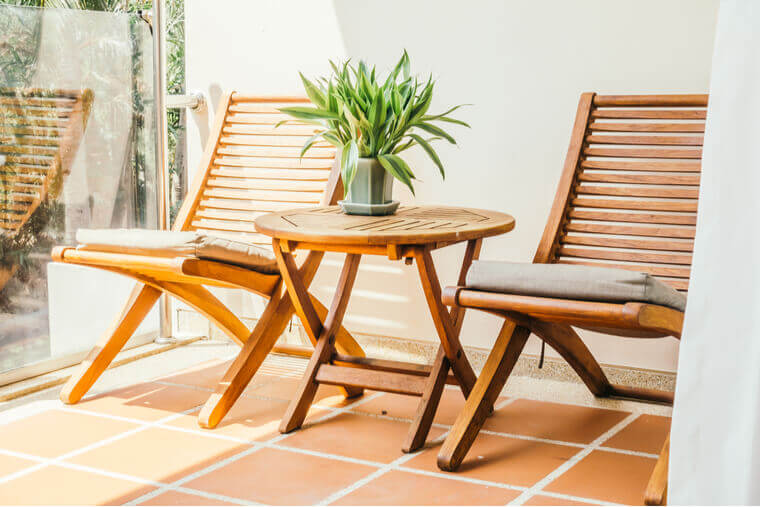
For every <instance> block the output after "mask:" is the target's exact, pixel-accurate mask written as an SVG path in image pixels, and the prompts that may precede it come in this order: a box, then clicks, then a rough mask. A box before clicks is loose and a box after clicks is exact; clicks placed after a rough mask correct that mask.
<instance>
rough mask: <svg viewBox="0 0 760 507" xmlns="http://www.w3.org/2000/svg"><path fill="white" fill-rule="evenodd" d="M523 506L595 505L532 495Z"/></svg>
mask: <svg viewBox="0 0 760 507" xmlns="http://www.w3.org/2000/svg"><path fill="white" fill-rule="evenodd" d="M523 505H596V504H592V503H583V502H576V501H574V500H567V499H565V498H555V497H553V496H548V495H534V496H532V497H530V498H528V499H527V500H526V501H525V503H523Z"/></svg>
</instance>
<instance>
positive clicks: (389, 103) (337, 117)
mask: <svg viewBox="0 0 760 507" xmlns="http://www.w3.org/2000/svg"><path fill="white" fill-rule="evenodd" d="M330 65H331V66H332V69H333V74H332V76H330V77H329V78H320V79H319V80H317V82H316V83H315V82H312V81H309V80H308V79H307V78H306V77H305V76H304V75H303V74H300V75H301V80H302V81H303V86H304V88H305V90H306V94H307V95H308V96H309V98H310V99H311V101H312V103H313V107H285V108H282V109H280V111H282V112H284V113H287V114H288V115H290V116H292V117H293V118H296V119H298V120H299V121H303V122H307V123H310V124H315V125H319V126H320V128H319V129H318V130H316V131H315V133H314V135H313V136H311V137H310V138H309V139H308V140H307V141H306V143H305V144H304V146H303V149H302V150H301V156H303V155H304V154H305V153H306V152H307V151H308V150H309V148H311V146H312V145H314V143H315V142H317V141H318V140H319V139H323V140H325V141H327V142H329V143H331V144H333V145H335V146H336V147H338V148H340V149H341V161H340V163H341V173H342V177H343V186H344V188H345V190H346V192H345V199H344V200H343V201H340V202H339V204H340V205H341V207H342V208H343V210H344V211H345V212H347V213H352V214H361V215H388V214H391V213H393V212H394V211H395V210H396V208H397V207H398V201H393V199H392V195H391V193H392V189H393V178H396V179H397V180H399V181H401V182H402V183H403V184H404V185H406V186H407V187H409V189H410V190H411V191H412V194H414V186H413V184H412V180H414V179H416V177H415V175H414V172H413V171H412V170H411V168H410V167H409V165H408V164H407V163H406V162H405V161H404V159H402V158H401V157H400V156H399V153H401V152H402V151H404V150H407V149H409V148H411V147H413V146H417V145H419V146H420V147H422V149H423V150H424V151H425V153H427V154H428V156H429V157H430V158H431V160H432V161H433V162H434V163H435V165H436V166H437V167H438V170H439V171H440V173H441V176H442V177H444V178H445V176H446V175H445V172H444V170H443V164H442V163H441V159H440V158H439V157H438V154H437V153H436V152H435V150H434V149H433V147H432V146H431V143H433V142H435V141H438V140H441V139H443V140H446V141H448V142H449V143H451V144H456V141H455V140H454V138H453V137H452V136H451V135H450V134H449V133H447V132H446V131H445V130H443V129H442V128H441V127H440V126H439V125H436V123H439V122H444V123H452V124H457V125H462V126H465V127H469V125H467V124H466V123H465V122H463V121H461V120H457V119H455V118H452V117H450V116H449V115H450V114H451V113H452V112H454V111H455V110H456V109H458V108H459V107H461V106H462V105H458V106H455V107H452V108H450V109H449V110H448V111H446V112H444V113H441V114H428V108H429V107H430V102H431V100H432V98H433V86H434V85H435V82H434V81H433V79H432V76H431V77H430V78H428V80H427V82H421V81H418V79H417V78H416V77H412V76H410V73H409V55H408V54H407V52H406V51H404V54H403V55H402V56H401V59H400V60H399V62H398V64H397V65H396V67H395V68H394V69H393V71H391V72H390V74H388V76H387V78H386V79H385V81H383V82H382V83H381V82H380V81H379V80H378V78H377V77H376V71H375V67H372V68H371V69H370V68H369V67H368V66H367V65H366V64H365V63H364V62H359V65H358V66H354V65H352V64H351V63H350V61H346V62H345V63H343V65H342V66H340V67H339V66H337V65H335V64H334V63H333V62H332V61H331V62H330ZM286 121H287V120H286ZM283 123H284V122H283ZM431 135H432V137H430V136H431Z"/></svg>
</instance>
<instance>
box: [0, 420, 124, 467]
mask: <svg viewBox="0 0 760 507" xmlns="http://www.w3.org/2000/svg"><path fill="white" fill-rule="evenodd" d="M136 427H137V425H136V424H133V423H130V422H125V421H118V420H115V419H108V418H105V417H98V416H94V415H88V414H78V413H75V412H69V411H63V410H48V411H45V412H41V413H39V414H35V415H32V416H29V417H26V418H24V419H19V420H16V421H13V422H10V423H8V424H6V425H4V426H0V448H2V449H7V450H9V451H16V452H23V453H26V454H33V455H35V456H42V457H45V458H53V457H56V456H60V455H61V454H66V453H68V452H70V451H73V450H75V449H79V448H80V447H84V446H86V445H90V444H93V443H95V442H97V441H99V440H103V439H104V438H108V437H112V436H114V435H117V434H119V433H123V432H125V431H128V430H131V429H133V428H136Z"/></svg>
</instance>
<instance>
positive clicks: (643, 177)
mask: <svg viewBox="0 0 760 507" xmlns="http://www.w3.org/2000/svg"><path fill="white" fill-rule="evenodd" d="M699 178H700V177H699V175H696V176H695V175H691V174H689V175H677V174H610V173H602V174H600V173H589V172H587V171H584V172H582V173H581V174H580V176H579V177H578V179H579V180H580V181H589V182H595V183H631V184H650V185H694V186H698V185H699Z"/></svg>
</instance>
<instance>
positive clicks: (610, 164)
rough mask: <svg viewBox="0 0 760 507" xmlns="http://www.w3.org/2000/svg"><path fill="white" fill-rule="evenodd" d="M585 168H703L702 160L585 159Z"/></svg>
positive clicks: (660, 170) (653, 169)
mask: <svg viewBox="0 0 760 507" xmlns="http://www.w3.org/2000/svg"><path fill="white" fill-rule="evenodd" d="M580 166H581V168H583V169H599V170H610V171H648V172H689V173H698V172H700V171H701V170H702V164H701V163H700V162H642V161H640V160H637V161H631V162H629V161H618V160H605V159H603V160H583V161H581V163H580Z"/></svg>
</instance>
